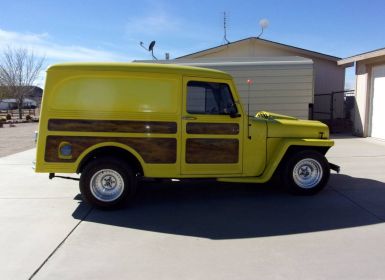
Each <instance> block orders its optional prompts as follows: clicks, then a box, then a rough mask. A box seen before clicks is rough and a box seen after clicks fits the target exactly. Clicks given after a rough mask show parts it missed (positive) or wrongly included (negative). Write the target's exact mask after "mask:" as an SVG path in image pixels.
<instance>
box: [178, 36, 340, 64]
mask: <svg viewBox="0 0 385 280" xmlns="http://www.w3.org/2000/svg"><path fill="white" fill-rule="evenodd" d="M252 40H256V41H259V42H262V43H266V44H271V45H275V46H277V47H283V48H286V49H289V50H291V51H294V52H299V53H304V54H306V55H308V56H313V57H318V58H323V59H326V60H331V61H338V60H340V59H341V58H340V57H336V56H332V55H328V54H324V53H320V52H315V51H311V50H307V49H303V48H298V47H295V46H290V45H286V44H282V43H278V42H274V41H270V40H266V39H261V38H256V37H249V38H245V39H241V40H238V41H234V42H231V43H229V44H224V45H219V46H216V47H213V48H209V49H206V50H202V51H198V52H194V53H191V54H187V55H184V56H180V57H177V58H175V59H183V58H188V57H189V56H193V55H197V54H200V53H202V54H203V53H205V52H207V53H210V52H211V51H215V50H217V49H220V48H225V47H227V46H229V45H235V44H238V43H241V42H244V41H252Z"/></svg>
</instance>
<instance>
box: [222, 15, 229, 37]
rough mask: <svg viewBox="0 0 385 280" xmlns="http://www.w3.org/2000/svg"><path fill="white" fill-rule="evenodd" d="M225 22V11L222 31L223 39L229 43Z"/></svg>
mask: <svg viewBox="0 0 385 280" xmlns="http://www.w3.org/2000/svg"><path fill="white" fill-rule="evenodd" d="M226 23H227V18H226V12H223V31H224V35H223V40H224V41H225V43H226V44H230V41H229V40H227V26H226Z"/></svg>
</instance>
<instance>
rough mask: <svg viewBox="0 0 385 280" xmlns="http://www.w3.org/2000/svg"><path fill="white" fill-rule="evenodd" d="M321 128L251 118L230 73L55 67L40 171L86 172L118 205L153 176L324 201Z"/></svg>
mask: <svg viewBox="0 0 385 280" xmlns="http://www.w3.org/2000/svg"><path fill="white" fill-rule="evenodd" d="M333 144H334V143H333V141H332V140H330V139H329V130H328V127H327V126H326V125H324V124H322V123H320V122H318V121H308V120H299V119H296V118H293V117H288V116H283V115H278V114H273V113H269V112H259V113H257V114H255V115H253V116H249V115H248V114H247V112H245V110H244V108H243V107H242V105H241V103H240V100H239V95H238V93H237V89H236V88H235V85H234V82H233V79H232V77H231V76H230V75H228V74H226V73H224V72H221V71H217V70H209V69H203V68H196V67H187V66H176V65H160V64H147V63H146V64H140V63H71V64H58V65H53V66H51V67H50V68H49V69H48V70H47V78H46V84H45V89H44V95H43V101H42V106H41V116H40V124H39V132H38V138H37V155H36V166H35V170H36V172H46V173H49V174H50V178H53V177H55V173H79V174H81V175H80V190H81V193H82V196H83V198H84V199H85V200H86V201H88V202H89V203H91V204H93V205H96V206H99V207H102V208H114V207H119V206H121V205H123V204H124V202H125V201H127V200H128V199H130V198H131V197H132V195H133V194H134V192H135V189H136V182H137V180H138V179H139V178H140V177H145V178H179V179H183V178H216V179H217V180H219V181H224V182H239V183H242V182H245V183H263V182H267V181H268V180H270V179H271V178H272V176H273V175H276V176H278V177H279V178H281V182H282V184H284V185H285V186H286V188H287V189H288V190H290V191H291V192H294V193H298V194H314V193H316V192H318V191H319V190H321V189H322V188H323V187H324V186H325V185H326V183H327V181H328V178H329V174H330V168H332V169H335V170H337V169H338V167H337V166H335V165H333V164H330V163H328V161H327V160H326V158H325V153H326V152H327V151H328V149H329V148H330V147H332V146H333Z"/></svg>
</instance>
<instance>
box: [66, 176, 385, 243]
mask: <svg viewBox="0 0 385 280" xmlns="http://www.w3.org/2000/svg"><path fill="white" fill-rule="evenodd" d="M331 183H332V184H333V186H328V187H327V188H326V189H325V190H323V191H322V192H320V193H319V194H318V195H315V196H293V195H290V194H287V193H285V192H283V191H281V190H279V189H277V188H273V187H271V186H267V185H251V184H225V183H217V182H204V181H202V182H187V183H186V182H183V183H182V182H168V183H155V182H152V183H141V186H140V189H139V191H138V194H137V196H136V198H135V200H134V201H133V202H132V203H131V205H129V206H128V207H126V208H125V209H121V210H116V211H102V210H98V209H94V210H92V211H91V212H90V214H89V215H88V216H87V217H86V218H85V221H89V222H93V223H101V224H108V225H114V226H119V227H126V228H133V229H139V230H146V231H154V232H162V233H169V234H177V235H186V236H195V237H202V238H209V239H234V238H252V237H262V236H278V235H288V234H298V233H307V232H316V231H324V230H333V229H343V228H350V227H357V226H364V225H371V224H377V223H382V222H383V219H381V218H379V217H377V216H375V215H373V214H372V213H370V212H369V211H366V210H365V209H363V207H362V206H361V205H359V204H358V203H357V202H354V201H352V200H351V199H350V198H349V197H348V196H347V195H345V194H344V192H347V191H348V190H347V189H348V188H349V186H351V187H350V188H353V190H354V188H364V189H365V190H364V191H365V192H371V191H375V192H376V194H375V195H373V197H372V199H374V200H375V199H376V198H377V199H379V198H380V197H381V199H382V198H384V197H385V184H384V183H382V182H378V181H373V180H369V179H359V178H353V177H350V176H346V175H332V178H331ZM382 200H384V199H382ZM382 202H383V201H382ZM373 203H375V201H374V202H373ZM82 204H83V203H81V204H80V205H79V208H82ZM382 205H384V204H382ZM83 207H84V205H83ZM81 213H82V212H81V211H75V212H74V213H73V216H74V218H76V219H83V218H84V216H83V215H82V214H81ZM83 213H84V212H83ZM384 217H385V213H384Z"/></svg>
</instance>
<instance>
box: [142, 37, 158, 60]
mask: <svg viewBox="0 0 385 280" xmlns="http://www.w3.org/2000/svg"><path fill="white" fill-rule="evenodd" d="M139 45H140V46H141V47H142V48H143V49H145V50H146V51H149V52H151V55H152V58H153V59H154V60H158V59H157V58H156V57H155V55H154V46H155V41H151V43H150V45H149V46H148V49H147V48H146V47H145V46H144V43H143V42H140V43H139Z"/></svg>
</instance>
